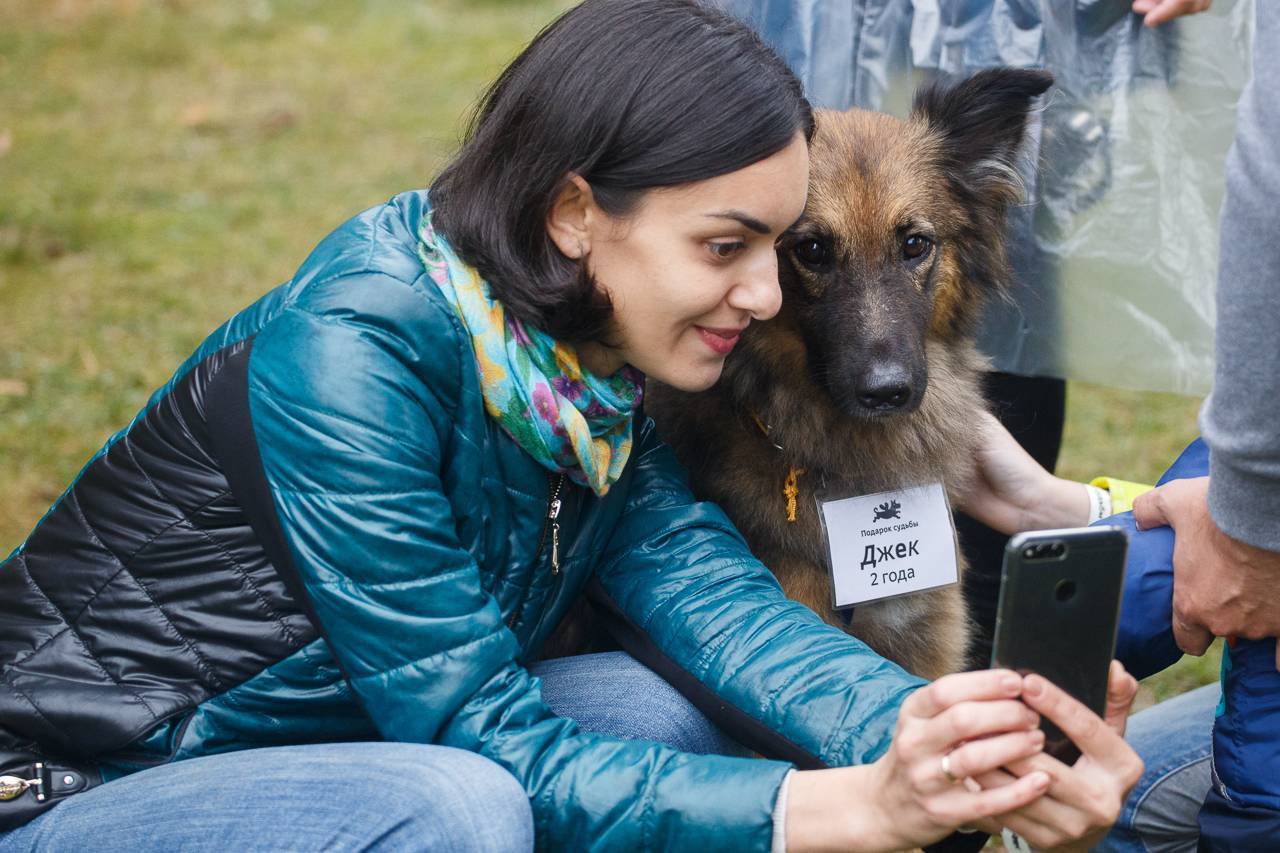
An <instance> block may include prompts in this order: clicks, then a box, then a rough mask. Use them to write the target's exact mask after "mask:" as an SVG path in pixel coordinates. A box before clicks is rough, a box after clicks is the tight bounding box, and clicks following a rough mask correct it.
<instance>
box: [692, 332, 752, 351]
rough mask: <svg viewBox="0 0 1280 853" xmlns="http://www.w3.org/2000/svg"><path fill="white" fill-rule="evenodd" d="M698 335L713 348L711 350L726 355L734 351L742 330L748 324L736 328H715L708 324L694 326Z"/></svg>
mask: <svg viewBox="0 0 1280 853" xmlns="http://www.w3.org/2000/svg"><path fill="white" fill-rule="evenodd" d="M693 328H694V329H696V330H697V332H698V335H699V336H700V337H701V338H702V341H703V343H705V344H706V345H707V346H709V347H710V348H711V351H712V352H714V353H717V354H718V355H721V356H726V355H728V354H729V353H730V352H732V351H733V348H734V346H735V345H736V344H737V343H738V338H739V336H741V334H742V330H743V329H745V328H746V326H741V327H739V328H736V329H713V328H709V327H707V326H694V327H693Z"/></svg>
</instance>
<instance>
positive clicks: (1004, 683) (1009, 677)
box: [1000, 672, 1022, 695]
mask: <svg viewBox="0 0 1280 853" xmlns="http://www.w3.org/2000/svg"><path fill="white" fill-rule="evenodd" d="M1000 688H1001V689H1002V690H1004V692H1005V693H1012V694H1014V695H1017V693H1018V691H1019V690H1021V689H1022V678H1021V677H1020V676H1018V675H1017V674H1015V673H1012V672H1010V673H1008V674H1006V675H1003V676H1001V678H1000Z"/></svg>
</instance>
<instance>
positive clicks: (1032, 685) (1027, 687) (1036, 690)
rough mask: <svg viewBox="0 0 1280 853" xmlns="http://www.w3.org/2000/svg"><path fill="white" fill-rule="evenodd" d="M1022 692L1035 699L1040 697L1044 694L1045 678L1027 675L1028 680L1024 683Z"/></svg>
mask: <svg viewBox="0 0 1280 853" xmlns="http://www.w3.org/2000/svg"><path fill="white" fill-rule="evenodd" d="M1022 692H1023V693H1025V694H1026V695H1027V696H1030V697H1031V698H1033V699H1038V698H1039V697H1041V696H1043V695H1044V679H1042V678H1040V677H1039V676H1038V675H1030V676H1027V680H1026V681H1024V682H1023V683H1022Z"/></svg>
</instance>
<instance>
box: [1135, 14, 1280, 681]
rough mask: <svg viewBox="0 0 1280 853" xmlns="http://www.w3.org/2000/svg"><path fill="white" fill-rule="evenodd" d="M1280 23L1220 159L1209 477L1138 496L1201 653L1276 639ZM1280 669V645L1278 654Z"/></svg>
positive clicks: (1182, 617) (1263, 44)
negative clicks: (1168, 538) (1224, 642)
mask: <svg viewBox="0 0 1280 853" xmlns="http://www.w3.org/2000/svg"><path fill="white" fill-rule="evenodd" d="M1276 83H1280V19H1277V18H1276V16H1274V15H1267V14H1258V15H1257V16H1256V20H1255V34H1254V43H1253V79H1252V80H1251V81H1250V82H1249V84H1248V86H1246V87H1245V90H1244V93H1243V95H1242V96H1241V98H1240V106H1239V111H1238V117H1237V120H1236V138H1235V143H1234V144H1233V145H1232V147H1231V153H1230V154H1229V155H1228V157H1227V187H1226V198H1225V199H1224V201H1223V206H1222V224H1221V236H1220V243H1221V246H1220V250H1219V259H1218V292H1217V308H1218V325H1217V330H1216V333H1215V335H1214V350H1215V366H1214V379H1213V392H1212V393H1211V394H1210V396H1209V399H1208V400H1207V401H1206V402H1205V405H1204V408H1203V409H1202V411H1201V413H1200V428H1201V431H1202V432H1203V435H1204V440H1205V443H1206V444H1207V445H1208V446H1209V478H1208V480H1207V481H1205V480H1183V481H1174V482H1171V483H1168V484H1166V485H1165V486H1163V487H1161V488H1160V489H1158V490H1157V491H1156V492H1154V493H1152V494H1151V495H1148V496H1146V497H1144V498H1142V499H1140V500H1139V501H1138V502H1137V503H1135V506H1134V515H1135V517H1136V519H1137V521H1138V523H1139V524H1140V525H1142V526H1143V527H1156V526H1160V525H1166V524H1167V525H1169V526H1171V527H1172V528H1173V529H1174V533H1175V535H1176V544H1175V550H1174V558H1173V563H1174V596H1173V629H1174V636H1175V637H1176V638H1177V641H1178V646H1179V647H1180V648H1181V649H1182V650H1183V651H1186V652H1188V653H1190V654H1203V653H1204V650H1205V649H1206V648H1208V646H1209V644H1210V643H1211V642H1212V640H1213V637H1214V636H1236V637H1245V638H1249V639H1262V638H1264V637H1274V636H1280V394H1276V393H1275V388H1274V385H1275V376H1276V371H1277V370H1280V337H1278V336H1277V335H1276V330H1277V329H1280V300H1278V299H1277V298H1276V297H1277V293H1278V291H1277V284H1278V283H1280V242H1278V241H1277V240H1276V239H1275V235H1276V232H1277V228H1280V215H1277V213H1276V208H1275V199H1276V198H1277V197H1278V194H1280V162H1277V160H1276V157H1275V140H1276V139H1278V138H1280V104H1277V103H1276V101H1275V99H1274V98H1273V97H1271V96H1270V93H1271V90H1272V88H1273V86H1274V85H1275V84H1276ZM1276 665H1277V667H1280V652H1278V653H1277V660H1276Z"/></svg>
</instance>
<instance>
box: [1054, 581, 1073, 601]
mask: <svg viewBox="0 0 1280 853" xmlns="http://www.w3.org/2000/svg"><path fill="white" fill-rule="evenodd" d="M1053 597H1054V598H1056V599H1058V600H1059V601H1070V600H1071V599H1073V598H1075V597H1076V582H1075V581H1073V580H1060V581H1058V585H1057V586H1056V587H1054V590H1053Z"/></svg>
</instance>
